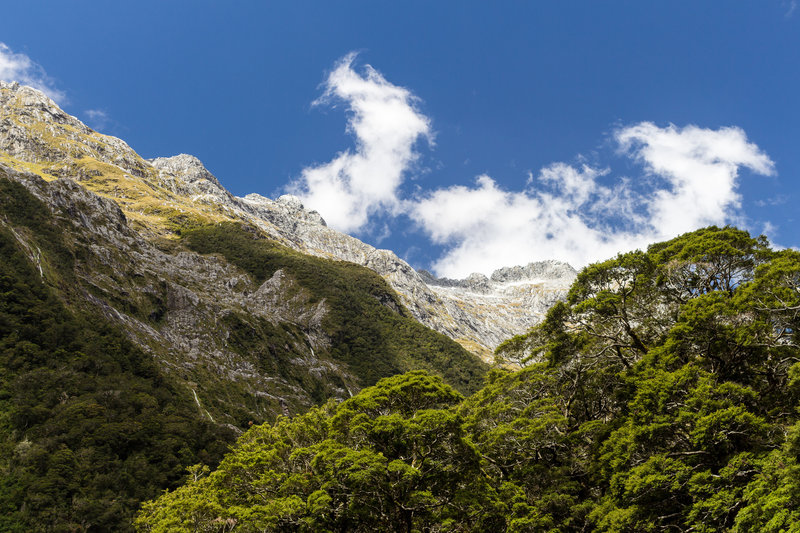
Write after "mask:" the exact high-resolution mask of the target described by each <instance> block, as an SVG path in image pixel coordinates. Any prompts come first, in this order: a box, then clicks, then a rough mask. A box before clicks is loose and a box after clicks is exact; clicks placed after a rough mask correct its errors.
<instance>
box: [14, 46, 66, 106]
mask: <svg viewBox="0 0 800 533" xmlns="http://www.w3.org/2000/svg"><path fill="white" fill-rule="evenodd" d="M0 80H3V81H9V82H11V81H17V82H19V83H21V84H23V85H28V86H30V87H33V88H34V89H38V90H40V91H42V92H43V93H45V94H46V95H47V96H49V97H50V98H52V99H53V100H55V101H56V102H57V103H59V104H61V103H63V102H64V101H65V100H66V96H65V95H64V93H63V92H62V91H60V90H58V89H57V88H56V87H55V85H54V83H53V80H52V79H50V77H49V76H48V75H47V73H45V71H44V69H43V68H42V67H41V66H39V65H38V64H36V63H34V62H33V61H32V60H31V58H29V57H28V56H26V55H25V54H19V53H14V52H13V51H12V50H11V49H10V48H9V47H8V46H7V45H6V44H5V43H2V42H0Z"/></svg>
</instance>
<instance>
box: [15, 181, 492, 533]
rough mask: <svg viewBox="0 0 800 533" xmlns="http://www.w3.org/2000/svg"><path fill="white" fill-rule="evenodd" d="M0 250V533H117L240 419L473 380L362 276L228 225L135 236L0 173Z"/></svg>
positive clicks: (70, 201) (65, 184) (456, 355)
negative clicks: (161, 236) (397, 377)
mask: <svg viewBox="0 0 800 533" xmlns="http://www.w3.org/2000/svg"><path fill="white" fill-rule="evenodd" d="M223 243H224V245H223ZM0 248H2V254H0V294H1V295H2V297H0V447H1V448H2V450H3V453H2V454H0V456H2V459H0V493H1V494H0V501H2V504H0V505H2V506H3V507H2V509H3V510H2V512H0V514H2V515H3V517H4V518H3V519H2V520H3V522H1V523H0V524H2V525H0V529H8V530H12V531H30V530H43V531H44V530H53V531H62V530H63V531H81V530H95V531H103V530H114V531H121V530H125V529H126V528H128V527H129V526H130V524H131V518H132V513H133V511H134V509H135V508H136V506H137V505H138V503H139V502H140V501H141V500H142V499H147V498H152V497H154V496H155V495H156V494H157V493H158V492H159V491H161V490H163V489H166V488H172V487H174V486H175V484H176V483H177V482H178V481H179V479H180V478H181V477H182V476H183V475H184V474H185V469H186V467H187V466H189V465H191V464H195V463H203V464H207V465H212V466H213V465H215V464H216V462H217V461H218V460H219V458H220V457H221V454H222V451H223V450H224V449H225V448H226V446H227V445H228V444H229V443H230V442H232V441H233V438H234V436H235V435H236V434H237V432H241V430H243V429H246V428H247V427H248V425H249V424H251V423H253V422H256V423H260V422H263V421H265V420H274V418H275V417H276V416H277V415H278V414H280V413H298V412H302V411H305V410H306V409H308V408H309V407H310V406H312V405H314V404H315V403H320V402H324V401H326V400H328V399H330V398H339V399H342V398H346V397H348V396H349V392H348V391H353V392H356V391H357V390H358V389H360V388H361V387H363V386H366V385H369V384H372V383H374V382H375V381H377V380H378V379H379V378H382V377H386V376H389V375H392V374H394V373H396V372H398V371H405V370H408V369H409V368H413V367H414V366H415V365H420V366H421V367H423V368H427V369H429V370H431V371H433V372H436V373H439V374H442V375H444V376H445V378H446V379H447V380H448V381H449V382H451V383H452V384H453V385H454V386H456V387H458V388H459V389H461V390H463V391H465V392H467V391H470V390H474V389H475V388H476V387H477V384H478V382H479V381H480V380H481V379H482V375H483V373H484V371H485V368H484V366H483V365H482V364H481V363H480V362H478V361H477V359H476V358H475V357H474V356H472V355H471V354H469V353H468V352H466V351H464V350H463V349H462V348H461V347H460V346H458V345H457V344H455V343H454V342H453V341H451V340H450V339H447V338H446V337H443V336H442V335H439V334H437V333H435V332H433V331H431V330H428V329H427V328H425V327H423V326H421V325H420V324H418V323H416V322H415V321H413V320H412V319H410V318H408V316H407V313H406V311H405V310H404V309H403V308H402V306H400V305H399V304H398V299H397V296H396V295H395V294H394V293H393V292H392V291H391V289H390V288H389V287H388V286H387V285H386V283H385V281H384V280H383V279H382V278H380V277H379V276H377V275H376V274H374V273H373V272H372V271H369V270H367V269H365V268H363V267H358V266H356V265H353V264H348V263H343V262H335V261H327V260H322V259H318V258H312V257H308V256H304V255H302V254H300V253H297V252H293V251H291V250H288V249H285V248H283V247H280V246H278V245H276V244H275V243H273V242H271V241H269V240H268V239H266V238H264V237H263V236H260V234H259V233H258V232H257V231H255V230H252V228H251V229H250V231H248V230H245V229H242V228H241V227H240V226H238V225H223V226H210V227H204V228H202V229H198V230H196V231H194V232H189V233H188V234H186V236H185V237H184V239H183V240H182V241H180V242H175V241H169V242H157V243H153V242H149V241H147V240H144V239H142V237H141V235H140V234H138V233H136V232H135V231H133V230H131V229H130V228H129V227H128V225H127V220H126V218H125V216H124V215H123V214H122V213H121V212H120V211H119V209H118V208H117V207H116V206H115V205H114V204H113V203H111V202H109V201H105V200H102V199H100V198H98V197H97V196H95V195H93V194H91V193H89V192H87V191H86V190H85V189H83V188H82V187H80V186H78V185H76V184H74V183H72V182H70V181H68V180H56V181H53V182H50V183H45V182H43V181H41V180H39V179H38V178H35V177H33V176H30V175H23V174H19V173H17V172H15V171H13V170H10V169H7V168H3V167H0ZM192 248H194V249H197V250H200V251H203V252H211V251H213V252H216V254H214V255H208V256H203V255H200V254H198V253H195V252H193V251H191V249H192ZM220 254H222V255H220ZM237 254H238V255H237ZM223 256H224V257H223ZM245 259H247V261H246V260H245ZM248 261H249V262H248Z"/></svg>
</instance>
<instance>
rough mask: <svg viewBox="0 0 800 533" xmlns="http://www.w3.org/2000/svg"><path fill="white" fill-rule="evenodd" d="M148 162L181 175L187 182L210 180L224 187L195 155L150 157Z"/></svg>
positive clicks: (160, 168)
mask: <svg viewBox="0 0 800 533" xmlns="http://www.w3.org/2000/svg"><path fill="white" fill-rule="evenodd" d="M147 162H148V163H150V164H151V165H153V166H154V167H156V168H157V169H159V170H166V171H167V172H169V173H170V174H173V175H175V176H179V177H180V178H182V179H183V180H184V181H186V182H187V183H196V182H198V181H208V182H211V183H213V184H214V185H216V186H217V187H219V188H222V184H221V183H220V182H219V180H218V179H217V178H216V177H215V176H214V175H213V174H212V173H211V172H209V171H208V169H207V168H206V167H205V165H203V163H202V162H201V161H200V160H199V159H197V158H196V157H195V156H193V155H189V154H178V155H174V156H172V157H156V158H155V159H148V160H147Z"/></svg>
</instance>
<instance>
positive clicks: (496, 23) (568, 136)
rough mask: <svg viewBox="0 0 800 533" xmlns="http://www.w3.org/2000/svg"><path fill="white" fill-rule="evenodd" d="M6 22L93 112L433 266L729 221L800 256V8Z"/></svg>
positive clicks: (26, 50)
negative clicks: (292, 196)
mask: <svg viewBox="0 0 800 533" xmlns="http://www.w3.org/2000/svg"><path fill="white" fill-rule="evenodd" d="M108 4H111V5H108ZM231 6H235V7H231ZM3 10H4V14H3V17H2V20H0V42H2V43H4V45H5V48H2V49H0V52H2V54H5V57H6V58H16V60H17V61H19V60H21V59H22V58H25V59H27V60H28V61H29V64H28V65H27V66H25V68H24V69H23V70H19V69H18V70H16V71H14V72H16V74H17V77H24V75H27V76H29V78H30V80H29V81H32V82H35V81H37V80H38V81H39V82H41V83H43V84H45V85H46V86H47V87H48V88H49V89H50V91H51V94H54V95H56V96H60V103H61V104H62V106H63V107H64V109H65V110H67V111H68V112H70V113H71V114H74V115H77V116H78V117H79V118H81V119H82V120H84V121H85V122H87V123H88V124H89V125H92V126H94V127H96V129H99V130H100V131H102V132H104V133H108V134H111V135H116V136H119V137H121V138H123V139H124V140H126V141H127V142H128V143H129V144H130V145H131V146H132V147H133V148H134V149H135V150H137V151H138V152H139V153H140V154H141V155H142V156H144V157H148V158H150V157H157V156H169V155H173V154H177V153H190V154H193V155H195V156H197V157H198V158H200V159H201V160H202V161H203V162H204V163H205V164H206V166H207V167H208V168H209V169H210V170H211V171H212V172H213V173H214V174H215V175H216V176H217V177H218V178H219V179H220V181H221V182H222V183H223V184H224V185H225V186H226V187H227V188H229V189H230V190H231V191H232V192H233V193H234V194H237V195H244V194H247V193H249V192H259V193H262V194H265V195H267V196H276V195H278V194H282V193H283V192H286V191H287V190H293V191H294V192H296V193H298V194H300V195H301V196H303V197H304V199H305V200H306V204H308V205H312V206H313V207H315V208H317V209H318V210H320V211H321V212H322V214H323V216H324V217H325V218H326V219H327V220H328V221H329V222H330V223H332V225H336V226H338V227H340V228H342V229H344V230H347V231H349V232H351V233H353V234H355V235H357V236H359V237H360V238H362V239H363V240H365V241H367V242H370V243H372V244H376V245H378V246H380V247H385V248H390V249H392V250H394V251H395V252H397V253H398V255H400V256H401V257H404V258H405V259H407V260H408V261H409V262H410V263H411V264H412V265H414V266H416V267H419V268H430V269H434V270H436V271H437V272H438V273H440V274H445V275H450V276H460V275H464V274H467V273H469V272H471V271H483V272H486V273H489V272H491V270H492V269H493V268H496V267H499V266H502V265H504V264H512V263H525V262H528V261H532V260H539V259H546V258H556V259H565V260H568V261H570V262H572V263H575V264H585V263H586V262H588V261H593V260H600V259H603V258H605V257H607V256H609V255H613V254H614V253H616V252H617V251H622V250H624V249H626V248H630V247H637V246H644V245H646V244H647V243H648V242H651V241H652V240H653V239H659V238H667V237H670V236H672V235H673V234H675V233H679V232H682V231H688V230H690V229H694V227H695V226H697V225H704V224H707V223H717V224H722V223H735V224H737V225H740V226H742V227H745V228H746V229H748V230H750V231H751V232H753V233H761V232H766V233H767V234H768V236H769V237H770V238H771V239H772V240H773V241H774V242H776V243H777V244H779V245H781V246H798V245H800V238H798V234H797V232H796V231H795V224H796V219H795V208H794V206H795V205H796V204H797V201H798V194H799V193H800V191H798V189H800V182H798V176H800V150H798V140H799V139H800V105H798V95H799V94H800V26H799V24H800V11H798V10H797V9H796V3H795V2H794V1H786V0H763V1H759V2H754V1H743V0H741V1H735V0H732V1H725V2H723V1H718V2H710V1H709V2H696V1H670V2H633V1H624V2H623V1H617V2H594V1H585V2H546V3H545V2H492V3H490V2H465V1H452V2H446V1H440V2H421V1H409V2H392V3H390V2H376V1H351V2H322V1H319V2H304V1H293V2H280V3H278V2H269V3H267V2H236V3H231V2H227V3H223V2H197V1H195V2H178V1H171V2H147V1H139V2H136V3H130V4H123V3H122V2H115V3H101V2H81V1H73V2H36V1H31V2H24V3H23V2H15V3H10V4H8V5H4V8H3ZM0 57H2V56H0ZM370 67H371V69H372V70H370ZM8 72H9V69H8V68H7V69H6V77H9V75H8ZM2 73H3V70H2V62H0V74H2ZM20 73H22V74H20ZM0 77H2V76H0ZM23 81H24V80H23Z"/></svg>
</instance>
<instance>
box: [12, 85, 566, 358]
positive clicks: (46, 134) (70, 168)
mask: <svg viewBox="0 0 800 533" xmlns="http://www.w3.org/2000/svg"><path fill="white" fill-rule="evenodd" d="M0 163H4V164H6V165H7V166H9V167H11V168H13V169H16V170H22V171H27V172H33V173H35V174H37V175H39V176H41V177H42V178H44V179H45V180H53V179H56V178H60V177H71V178H73V179H75V180H76V181H77V182H79V183H80V184H81V185H82V186H83V187H85V188H86V189H88V190H90V191H92V192H95V193H97V194H99V195H101V196H103V197H105V198H108V199H111V200H113V201H114V202H115V203H116V204H117V205H118V206H119V207H120V208H121V210H122V212H123V213H124V214H125V216H126V217H127V219H128V220H130V221H131V224H132V226H133V228H135V229H136V230H138V232H139V233H140V234H142V235H146V236H149V237H151V238H152V237H159V238H161V237H166V238H168V239H169V238H174V236H175V235H176V234H178V233H180V231H182V230H183V229H186V228H190V227H195V226H199V225H203V224H208V223H215V222H224V221H244V222H247V223H249V224H252V225H254V226H256V227H257V228H259V229H260V230H261V231H263V232H264V233H265V234H266V235H268V236H270V237H271V238H273V239H275V240H276V241H278V242H280V243H282V244H284V245H286V246H289V247H291V248H293V249H295V250H298V251H300V252H303V253H307V254H312V255H316V256H320V257H326V258H333V259H338V260H344V261H351V262H354V263H357V264H359V265H363V266H366V267H367V268H370V269H372V270H374V271H375V272H377V273H378V274H380V275H381V276H382V277H383V278H384V279H385V280H386V281H387V282H388V283H389V284H390V285H391V287H392V288H393V289H394V290H395V291H397V293H398V294H399V295H400V297H401V300H402V303H403V304H404V305H405V306H406V307H407V308H408V310H409V311H410V313H411V314H412V315H413V317H414V318H416V319H417V320H419V321H420V322H421V323H423V324H425V325H427V326H429V327H430V328H432V329H434V330H436V331H439V332H441V333H443V334H445V335H447V336H449V337H450V338H452V339H455V340H456V341H457V342H459V343H460V344H462V345H463V346H465V347H467V348H468V349H469V350H471V351H472V352H473V353H476V354H478V355H480V356H481V357H483V358H484V359H490V358H491V352H492V350H493V349H494V348H495V347H496V346H497V345H498V344H499V343H500V342H501V341H502V340H504V339H506V338H508V337H510V336H512V335H515V334H519V333H522V332H524V331H526V330H527V329H528V328H529V327H530V326H531V325H533V324H535V323H536V322H538V320H539V319H540V317H541V315H542V313H544V312H545V311H546V309H547V307H549V305H551V304H552V302H553V301H555V300H556V299H558V298H560V297H563V295H564V294H565V292H566V290H567V289H568V287H569V285H570V284H571V282H572V279H573V278H574V276H575V272H574V270H572V269H571V268H570V267H569V266H568V265H564V264H556V263H546V264H544V263H543V264H532V265H528V266H527V267H514V268H511V269H503V270H500V271H498V272H495V273H494V274H493V275H492V276H491V278H485V277H482V276H481V275H473V276H470V278H467V279H466V280H461V281H453V280H438V279H435V278H433V277H432V276H430V275H429V274H426V273H424V272H423V273H419V272H417V271H415V270H414V269H413V268H412V267H411V266H410V265H408V264H407V263H406V262H404V261H403V260H401V259H400V258H399V257H397V256H396V255H395V254H394V253H392V252H391V251H388V250H379V249H376V248H374V247H372V246H370V245H368V244H365V243H363V242H361V241H359V240H358V239H355V238H353V237H351V236H348V235H345V234H342V233H340V232H338V231H335V230H333V229H331V228H329V227H327V226H326V225H325V222H324V220H323V219H322V217H321V216H320V215H319V213H316V212H314V211H308V210H306V209H304V208H303V206H302V204H301V203H300V201H299V200H298V199H297V198H295V197H292V196H288V195H287V196H282V197H280V198H278V199H277V200H271V199H269V198H265V197H263V196H261V195H258V194H249V195H247V196H245V197H244V198H238V197H235V196H233V195H231V194H230V193H229V192H228V191H227V190H226V189H225V188H224V187H223V186H222V185H221V184H220V182H219V181H218V180H217V179H216V178H215V177H214V176H213V175H212V174H211V173H210V172H209V171H208V170H207V169H206V168H205V167H204V166H203V165H202V163H201V162H200V161H199V160H197V159H196V158H194V157H192V156H189V155H178V156H174V157H169V158H157V159H153V160H150V161H147V160H144V159H142V158H141V157H139V155H138V154H136V153H135V152H134V151H133V150H132V149H131V148H130V147H129V146H128V145H127V144H126V143H124V142H123V141H121V140H119V139H116V138H114V137H109V136H106V135H101V134H99V133H97V132H94V131H93V130H91V129H90V128H88V127H86V126H85V125H84V124H83V123H81V122H80V121H79V120H77V119H76V118H74V117H71V116H69V115H68V114H66V113H64V112H63V111H62V110H61V109H59V108H58V106H56V104H55V103H54V102H53V101H52V100H50V99H49V98H47V97H46V96H44V95H43V94H42V93H40V92H38V91H36V90H34V89H30V88H28V87H24V86H20V85H18V84H7V83H2V82H0ZM189 266H190V265H187V268H188V267H189Z"/></svg>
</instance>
